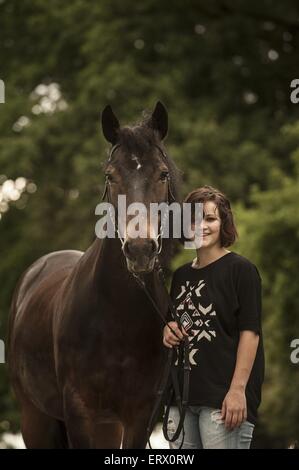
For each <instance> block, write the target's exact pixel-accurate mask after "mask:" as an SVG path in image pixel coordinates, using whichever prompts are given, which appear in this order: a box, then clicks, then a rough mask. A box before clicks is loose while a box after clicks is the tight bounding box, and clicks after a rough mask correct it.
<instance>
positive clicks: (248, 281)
mask: <svg viewBox="0 0 299 470" xmlns="http://www.w3.org/2000/svg"><path fill="white" fill-rule="evenodd" d="M191 265H192V263H187V264H185V265H183V266H181V267H180V268H179V269H177V271H175V273H174V276H173V279H172V285H171V297H172V300H173V303H174V306H175V310H176V315H177V318H176V321H178V322H180V323H181V324H182V325H183V326H184V328H185V329H186V330H187V331H188V333H189V344H190V354H189V359H190V365H191V373H190V388H189V405H201V406H209V407H212V408H221V406H222V402H223V400H224V398H225V395H226V394H227V392H228V390H229V387H230V384H231V380H232V377H233V374H234V370H235V365H236V358H237V348H238V343H239V335H240V331H242V330H252V331H255V332H257V333H258V334H259V335H260V340H259V345H258V350H257V354H256V358H255V361H254V365H253V368H252V371H251V374H250V377H249V380H248V383H247V387H246V398H247V412H248V418H247V419H248V421H250V422H251V423H253V424H255V423H256V418H257V409H258V406H259V404H260V401H261V386H262V382H263V379H264V352H263V340H262V330H261V278H260V275H259V273H258V270H257V268H256V267H255V266H254V265H253V264H252V263H251V262H250V261H248V260H247V259H246V258H244V257H243V256H240V255H238V254H237V253H234V252H229V253H227V254H225V255H224V256H222V257H221V258H219V259H218V260H216V261H214V262H212V263H210V264H209V265H207V266H205V267H203V268H200V269H195V268H192V266H191Z"/></svg>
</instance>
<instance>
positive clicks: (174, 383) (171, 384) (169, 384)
mask: <svg viewBox="0 0 299 470" xmlns="http://www.w3.org/2000/svg"><path fill="white" fill-rule="evenodd" d="M120 146H121V144H119V143H118V144H115V145H114V146H113V147H112V149H111V150H110V154H109V157H108V163H109V162H110V161H111V159H112V156H113V154H114V152H115V151H116V150H117V149H118V148H119V147H120ZM154 146H155V147H156V148H157V149H158V150H159V152H160V154H161V156H162V159H163V161H164V163H165V164H166V166H167V168H168V162H167V155H166V153H165V152H164V150H163V149H162V148H161V147H159V145H157V144H154ZM106 196H107V201H108V203H109V206H108V211H109V215H110V218H111V220H112V223H113V225H114V229H115V232H116V233H117V234H118V237H119V240H120V243H121V247H122V251H123V252H124V244H125V241H124V239H123V238H122V236H121V234H120V231H119V227H118V223H117V220H114V216H113V214H112V213H111V205H112V202H111V201H112V199H111V194H110V182H109V179H108V177H106V179H105V187H104V191H103V194H102V198H101V201H103V200H104V199H105V197H106ZM170 201H175V197H174V195H173V192H172V189H171V181H170V174H169V173H168V175H167V201H166V202H167V204H168V205H169V203H170ZM165 215H166V216H167V215H168V214H167V213H166V214H164V217H163V219H162V220H161V223H160V227H159V231H158V235H157V239H156V241H157V242H158V250H157V254H156V263H155V267H154V269H155V270H156V271H157V273H158V277H159V279H160V281H161V286H162V288H163V290H164V291H165V295H166V297H167V301H168V308H169V311H170V314H171V316H172V318H173V320H174V321H175V318H176V313H175V309H174V306H173V304H172V300H171V297H170V295H169V294H168V291H167V288H166V286H165V278H164V273H163V268H162V266H161V263H160V260H159V255H160V254H161V251H162V240H163V228H164V222H165ZM159 240H160V243H159ZM132 275H133V277H134V278H135V280H136V282H137V284H138V285H139V286H140V287H141V289H142V290H143V291H144V292H145V294H146V296H147V297H148V299H149V300H150V302H151V303H152V305H153V307H154V309H155V311H156V313H157V314H158V316H159V317H160V319H161V321H162V323H163V324H164V326H167V327H168V328H169V329H170V331H171V332H172V333H173V334H174V335H175V336H176V337H177V338H178V339H179V337H178V335H177V334H176V332H175V331H174V329H173V328H172V327H170V326H169V324H168V322H167V321H166V320H165V317H164V315H163V313H162V312H161V310H160V308H159V307H158V305H157V303H156V301H155V299H154V298H153V296H152V295H151V293H150V292H149V290H148V288H147V287H146V284H145V281H144V279H142V277H141V276H140V275H139V274H137V273H132ZM182 345H183V348H182V347H181V346H182ZM177 352H178V363H177V367H175V362H176V357H175V356H176V355H175V354H174V349H173V348H171V349H169V350H168V358H167V363H166V365H165V369H164V373H163V375H162V380H161V383H160V386H159V389H158V392H157V399H156V402H155V404H154V408H153V411H152V415H151V417H150V420H149V424H148V427H147V441H148V443H149V447H150V448H152V447H151V443H150V435H151V433H152V431H153V429H154V426H155V423H156V420H157V418H158V416H159V413H160V408H161V406H162V405H163V404H165V399H166V397H167V396H168V403H167V406H166V410H165V415H164V421H163V434H164V437H165V439H166V440H168V441H169V442H174V441H175V440H177V439H178V437H179V436H180V433H181V431H182V432H183V439H182V442H181V444H180V447H179V448H181V447H182V445H183V442H184V437H185V431H184V419H185V413H186V408H187V405H188V396H189V380H190V370H191V367H190V361H189V340H188V338H185V339H184V341H183V342H182V343H180V345H179V346H178V347H177ZM180 367H183V369H184V376H183V387H182V395H181V391H180V386H179V380H178V377H177V373H178V370H179V368H180ZM174 396H175V399H176V404H177V407H178V409H179V413H180V421H179V424H178V427H177V429H176V431H175V433H174V435H173V436H172V437H169V436H168V430H167V422H168V417H169V412H170V407H171V403H172V399H173V397H174Z"/></svg>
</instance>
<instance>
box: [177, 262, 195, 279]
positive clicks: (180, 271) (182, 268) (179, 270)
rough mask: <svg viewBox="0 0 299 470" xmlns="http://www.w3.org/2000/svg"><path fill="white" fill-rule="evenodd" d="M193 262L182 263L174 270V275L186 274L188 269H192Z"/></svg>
mask: <svg viewBox="0 0 299 470" xmlns="http://www.w3.org/2000/svg"><path fill="white" fill-rule="evenodd" d="M191 264H192V262H191V261H189V263H185V264H182V265H181V266H179V267H178V268H177V269H175V270H174V272H173V277H175V276H180V275H182V274H184V273H185V272H186V271H188V270H190V268H191Z"/></svg>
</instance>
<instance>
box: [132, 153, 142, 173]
mask: <svg viewBox="0 0 299 470" xmlns="http://www.w3.org/2000/svg"><path fill="white" fill-rule="evenodd" d="M132 160H135V161H136V163H137V168H136V169H137V170H140V168H141V166H142V165H141V164H140V162H139V160H138V157H136V155H134V154H133V155H132Z"/></svg>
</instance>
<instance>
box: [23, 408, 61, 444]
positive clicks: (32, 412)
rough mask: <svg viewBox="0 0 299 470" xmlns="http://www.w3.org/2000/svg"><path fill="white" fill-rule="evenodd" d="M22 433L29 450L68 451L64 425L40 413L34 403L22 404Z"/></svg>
mask: <svg viewBox="0 0 299 470" xmlns="http://www.w3.org/2000/svg"><path fill="white" fill-rule="evenodd" d="M21 432H22V436H23V440H24V443H25V446H26V447H27V448H28V449H67V448H68V440H67V434H66V429H65V426H64V423H63V422H62V421H59V420H57V419H55V418H52V417H50V416H47V415H46V414H44V413H42V412H41V411H39V410H38V409H37V408H36V407H35V406H34V405H33V404H32V403H30V402H28V401H26V403H24V402H22V409H21Z"/></svg>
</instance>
